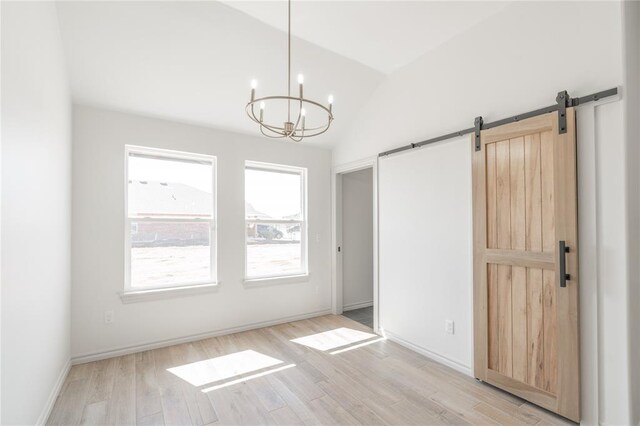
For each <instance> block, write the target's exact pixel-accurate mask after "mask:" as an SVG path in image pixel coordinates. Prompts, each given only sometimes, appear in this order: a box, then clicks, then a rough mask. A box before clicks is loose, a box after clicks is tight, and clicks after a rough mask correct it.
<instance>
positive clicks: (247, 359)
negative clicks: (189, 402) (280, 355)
mask: <svg viewBox="0 0 640 426" xmlns="http://www.w3.org/2000/svg"><path fill="white" fill-rule="evenodd" d="M282 363H284V361H281V360H279V359H276V358H272V357H270V356H267V355H264V354H261V353H260V352H256V351H253V350H246V351H242V352H236V353H232V354H229V355H223V356H219V357H216V358H211V359H207V360H204V361H198V362H192V363H190V364H185V365H180V366H178V367H173V368H167V371H168V372H170V373H172V374H175V375H176V376H178V377H180V378H181V379H182V380H185V381H187V382H189V383H191V384H192V385H193V386H203V385H206V384H209V383H213V382H218V381H221V380H225V379H229V378H232V377H235V376H240V375H242V374H247V373H250V372H252V371H257V370H262V369H263V368H268V367H273V366H274V365H278V364H282Z"/></svg>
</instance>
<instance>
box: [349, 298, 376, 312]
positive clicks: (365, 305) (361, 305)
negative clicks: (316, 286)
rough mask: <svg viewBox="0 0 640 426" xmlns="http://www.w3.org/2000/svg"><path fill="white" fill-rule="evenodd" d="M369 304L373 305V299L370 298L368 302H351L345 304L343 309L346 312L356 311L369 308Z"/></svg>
mask: <svg viewBox="0 0 640 426" xmlns="http://www.w3.org/2000/svg"><path fill="white" fill-rule="evenodd" d="M369 306H373V300H369V301H368V302H358V303H350V304H348V305H344V307H343V308H342V310H343V311H344V312H346V311H354V310H356V309H362V308H368V307H369Z"/></svg>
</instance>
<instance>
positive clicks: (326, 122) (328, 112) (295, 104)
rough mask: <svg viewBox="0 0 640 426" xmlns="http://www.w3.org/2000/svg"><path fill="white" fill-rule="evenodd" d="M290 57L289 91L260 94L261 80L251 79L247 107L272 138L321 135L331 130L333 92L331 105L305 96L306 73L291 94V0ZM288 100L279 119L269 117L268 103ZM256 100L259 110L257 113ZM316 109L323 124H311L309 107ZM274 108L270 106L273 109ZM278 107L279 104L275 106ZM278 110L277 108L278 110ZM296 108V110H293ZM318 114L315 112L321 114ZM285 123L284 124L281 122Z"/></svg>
mask: <svg viewBox="0 0 640 426" xmlns="http://www.w3.org/2000/svg"><path fill="white" fill-rule="evenodd" d="M287 42H288V58H287V95H286V96H285V95H280V96H264V97H261V98H256V88H257V87H258V82H257V81H256V80H252V81H251V100H250V101H249V102H248V103H247V106H246V111H247V115H248V116H249V118H250V119H251V120H253V121H254V122H255V123H256V124H258V125H259V126H260V132H261V133H262V134H263V135H265V136H267V137H270V138H275V139H282V138H289V139H291V140H292V141H294V142H300V141H301V140H302V139H304V138H309V137H311V136H318V135H321V134H322V133H324V132H326V131H327V130H329V126H331V122H332V121H333V112H332V110H333V96H331V95H330V96H329V99H328V102H327V106H324V105H322V104H321V103H319V102H316V101H313V100H311V99H305V98H304V90H303V85H304V77H303V75H302V74H298V88H299V95H298V96H291V0H289V1H288V38H287ZM278 102H279V103H282V102H286V114H285V112H284V109H282V116H281V118H280V120H282V121H279V120H277V119H267V112H266V109H267V108H266V107H267V104H274V103H278ZM256 104H257V105H258V107H259V108H258V112H257V113H256ZM306 108H309V110H310V111H311V110H312V109H313V110H316V112H317V113H319V116H320V117H326V118H323V120H322V121H321V124H319V125H318V124H317V123H316V124H312V125H311V126H310V127H307V123H306V120H307V115H308V114H307V109H306ZM272 109H274V108H270V109H269V110H270V111H271V110H272ZM275 109H276V110H277V109H278V108H275ZM276 112H277V111H276ZM292 112H293V114H292ZM317 116H318V114H314V117H317ZM270 120H277V121H270ZM280 123H282V124H280Z"/></svg>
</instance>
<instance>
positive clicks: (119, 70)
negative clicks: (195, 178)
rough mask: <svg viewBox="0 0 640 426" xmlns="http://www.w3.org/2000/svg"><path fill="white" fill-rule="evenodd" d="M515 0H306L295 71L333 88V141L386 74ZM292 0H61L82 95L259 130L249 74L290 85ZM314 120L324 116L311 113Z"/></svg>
mask: <svg viewBox="0 0 640 426" xmlns="http://www.w3.org/2000/svg"><path fill="white" fill-rule="evenodd" d="M504 5H505V3H495V2H427V1H413V2H400V1H297V2H294V3H293V7H292V9H293V12H292V21H293V22H292V31H293V34H294V40H293V46H292V51H293V65H292V68H293V69H292V72H293V73H294V74H296V73H298V72H302V73H304V75H305V96H306V97H309V98H312V99H318V100H320V101H324V100H326V98H327V95H329V94H333V95H334V98H335V109H334V112H335V116H336V120H335V123H334V125H333V126H332V129H331V130H330V132H328V133H326V134H325V135H323V136H321V137H319V138H317V139H316V140H315V141H313V139H312V140H311V141H313V142H312V143H318V144H322V145H325V146H331V144H332V142H333V141H334V140H335V139H336V137H337V136H336V135H341V134H343V133H344V132H346V130H347V127H348V125H349V122H350V121H351V120H352V119H353V118H354V117H355V116H356V114H358V111H359V110H360V109H361V107H362V106H363V105H364V104H365V103H366V102H367V101H368V99H369V98H370V96H371V95H372V93H373V92H374V91H375V89H376V87H377V86H378V85H379V84H380V83H381V82H382V81H383V80H384V78H385V77H386V75H388V74H389V73H392V72H394V71H395V70H397V69H398V68H401V67H403V66H405V65H407V64H409V63H411V62H412V61H414V60H415V59H417V58H419V57H421V56H423V55H425V54H428V52H429V50H431V49H434V48H436V47H438V46H439V45H441V44H442V43H444V42H446V41H447V40H449V39H450V38H452V37H455V36H456V35H457V34H459V33H461V32H463V31H465V30H468V29H469V28H470V27H472V26H473V25H475V24H477V23H479V22H480V21H482V20H483V19H486V18H487V17H488V16H490V15H492V14H495V13H497V12H499V11H500V10H501V9H502V8H503V7H504ZM286 10H287V9H286V2H284V1H225V2H217V1H207V2H189V1H174V2H155V1H153V2H87V1H67V2H60V3H58V14H59V19H60V27H61V32H62V37H63V42H64V46H65V53H66V56H67V61H68V68H69V73H70V80H71V88H72V93H73V98H74V102H76V103H79V104H88V105H95V106H101V107H105V108H110V109H115V110H120V111H126V112H131V113H137V114H143V115H148V116H155V117H159V118H166V119H171V120H178V121H183V122H188V123H194V124H198V125H204V126H210V127H217V128H222V129H226V130H231V131H236V132H242V133H249V134H257V129H256V128H255V127H254V126H253V125H252V123H251V122H250V121H249V120H248V118H247V117H246V116H245V112H244V105H245V104H246V102H247V100H248V97H249V82H250V81H251V79H253V78H256V79H258V81H259V87H258V93H259V94H260V95H266V94H281V93H282V92H284V91H286V32H285V31H286ZM310 120H314V117H310Z"/></svg>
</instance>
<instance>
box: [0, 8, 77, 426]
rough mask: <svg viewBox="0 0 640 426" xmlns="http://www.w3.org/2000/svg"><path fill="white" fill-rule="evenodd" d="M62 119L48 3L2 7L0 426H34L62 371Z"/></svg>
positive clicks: (66, 176) (65, 230) (66, 228)
mask: <svg viewBox="0 0 640 426" xmlns="http://www.w3.org/2000/svg"><path fill="white" fill-rule="evenodd" d="M70 127H71V110H70V97H69V90H68V87H67V76H66V71H65V66H64V59H63V52H62V46H61V41H60V34H59V30H58V21H57V14H56V9H55V4H54V3H52V2H34V3H17V2H16V3H12V2H2V185H3V187H2V214H1V216H2V224H1V226H2V241H1V242H2V276H1V280H2V367H1V371H2V386H1V387H2V401H1V404H2V419H1V420H0V422H1V423H2V424H7V425H8V424H35V423H36V422H38V421H40V422H41V421H43V420H44V418H42V417H41V416H43V415H46V408H47V406H48V404H51V403H52V402H53V401H52V400H51V399H50V397H51V396H53V397H54V398H55V394H53V395H52V392H54V391H55V387H56V384H57V383H58V380H59V378H60V375H61V374H64V372H65V371H66V367H67V365H68V361H69V344H70V343H69V309H70V308H69V288H70V276H69V269H70V266H69V263H70V258H69V250H70V214H71V200H70V195H71V181H70V177H71V164H70V160H71V151H70V149H71V136H70V135H71V133H70Z"/></svg>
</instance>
